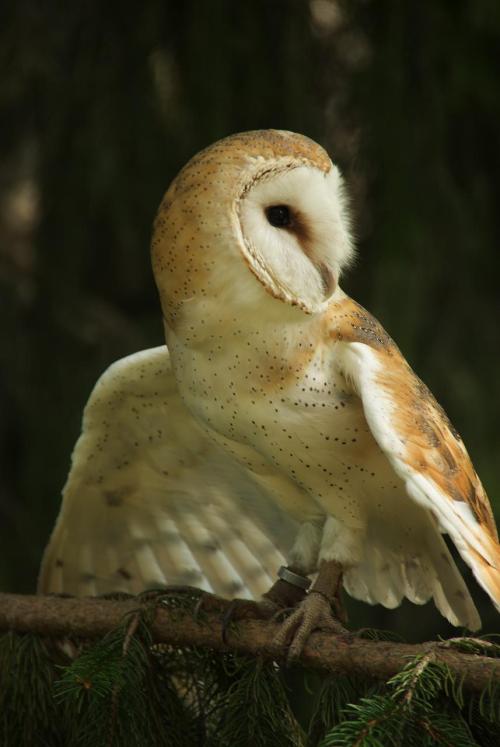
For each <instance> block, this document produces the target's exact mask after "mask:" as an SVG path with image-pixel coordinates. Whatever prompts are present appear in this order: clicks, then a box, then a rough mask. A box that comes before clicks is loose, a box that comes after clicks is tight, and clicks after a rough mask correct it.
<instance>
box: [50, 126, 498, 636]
mask: <svg viewBox="0 0 500 747" xmlns="http://www.w3.org/2000/svg"><path fill="white" fill-rule="evenodd" d="M352 256H353V243H352V239H351V234H350V228H349V219H348V216H347V209H346V198H345V193H344V187H343V183H342V178H341V176H340V174H339V171H338V169H337V167H336V166H334V165H333V164H332V162H331V160H330V158H329V156H328V155H327V153H326V152H325V151H324V150H323V149H322V148H321V147H320V146H319V145H317V144H315V143H314V142H312V141H311V140H309V139H308V138H306V137H304V136H301V135H298V134H294V133H291V132H285V131H277V130H268V131H257V132H248V133H243V134H239V135H234V136H231V137H228V138H226V139H224V140H222V141H220V142H217V143H215V144H214V145H212V146H211V147H209V148H207V149H206V150H204V151H202V152H201V153H199V154H198V155H196V156H195V157H194V158H193V159H192V160H191V161H190V162H189V163H188V164H187V166H185V167H184V169H182V171H181V172H180V173H179V175H178V176H177V178H176V179H175V180H174V181H173V183H172V185H171V186H170V189H169V190H168V192H167V193H166V195H165V197H164V199H163V202H162V203H161V205H160V208H159V211H158V215H157V218H156V222H155V226H154V233H153V239H152V263H153V269H154V275H155V279H156V284H157V287H158V291H159V296H160V301H161V307H162V312H163V320H164V328H165V339H166V347H158V348H155V349H153V350H146V351H143V352H139V353H136V354H134V355H131V356H129V357H128V358H125V359H123V360H121V361H118V362H117V363H114V364H113V365H112V366H111V367H110V368H109V369H108V370H107V371H106V372H105V373H104V375H103V376H102V377H101V379H100V380H99V381H98V383H97V385H96V387H95V389H94V391H93V392H92V394H91V397H90V400H89V402H88V404H87V406H86V409H85V412H84V417H83V430H82V435H81V436H80V439H79V440H78V442H77V444H76V447H75V450H74V453H73V459H72V466H71V470H70V473H69V477H68V480H67V483H66V486H65V488H64V493H63V502H62V508H61V512H60V515H59V518H58V520H57V523H56V527H55V529H54V532H53V535H52V538H51V540H50V543H49V545H48V548H47V550H46V552H45V555H44V559H43V563H42V569H41V574H40V582H39V589H40V591H42V592H49V591H50V592H68V593H71V594H77V595H78V594H96V593H103V592H109V591H113V590H124V591H132V592H138V591H141V590H143V589H145V588H148V587H149V586H155V587H157V586H161V585H165V584H169V585H170V584H189V585H192V586H197V587H199V588H200V589H204V590H205V591H207V592H214V593H216V594H218V595H220V596H223V597H232V596H238V597H241V598H247V599H259V598H260V596H261V595H262V594H263V593H264V592H265V591H266V590H267V589H269V587H270V586H271V585H272V583H273V580H274V579H275V578H276V573H277V571H278V569H280V568H281V571H280V579H281V581H280V582H278V584H280V583H281V586H282V587H283V585H286V584H289V585H290V586H296V587H300V588H301V589H305V588H306V587H307V585H308V581H307V578H308V577H309V576H311V575H313V574H316V573H318V574H319V575H318V576H317V579H316V582H315V585H314V586H313V587H312V591H310V592H309V593H308V594H307V595H306V596H305V597H304V598H302V601H300V602H299V603H298V606H297V609H296V611H295V612H294V613H293V615H292V618H291V620H292V622H291V623H290V622H288V632H290V629H291V628H290V625H291V626H292V633H293V634H294V635H296V636H298V637H299V638H300V637H301V640H302V641H303V640H304V638H305V636H306V635H308V633H309V632H310V630H311V629H313V627H315V626H316V625H318V624H320V623H322V624H324V625H326V627H328V621H327V618H328V615H329V614H330V602H331V601H332V599H333V598H334V593H335V590H336V587H337V586H338V584H339V582H342V584H343V586H344V588H345V589H346V590H347V592H348V593H349V594H350V595H352V596H353V597H355V598H356V599H361V600H364V601H365V602H368V603H370V604H376V603H378V604H382V605H384V606H385V607H389V608H393V607H397V606H398V605H399V604H400V603H401V601H402V599H403V598H404V597H406V598H408V599H410V600H411V601H412V602H414V603H416V604H422V603H424V602H427V601H428V600H429V599H433V600H434V602H435V604H436V606H437V608H438V609H439V611H440V612H441V613H442V614H443V615H444V616H445V617H446V618H447V619H448V620H449V621H450V622H451V623H452V624H453V625H457V626H465V627H467V628H469V629H471V630H476V629H478V628H479V626H480V619H479V615H478V613H477V610H476V608H475V606H474V603H473V601H472V599H471V597H470V595H469V592H468V589H467V587H466V585H465V583H464V581H463V579H462V577H461V575H460V573H459V571H458V569H457V567H456V565H455V563H454V560H453V559H452V556H451V554H450V552H449V550H448V548H447V545H446V543H445V541H444V539H443V534H448V535H449V536H450V537H451V539H452V541H453V542H454V544H455V546H456V547H457V549H458V551H459V553H460V554H461V556H462V557H463V559H464V560H465V561H466V563H467V564H468V565H469V566H470V567H471V568H472V571H473V573H474V575H475V577H476V579H477V581H478V582H479V583H480V585H481V586H482V587H483V588H484V589H485V590H486V591H487V593H488V594H489V595H490V597H491V599H492V601H493V603H494V604H495V605H496V607H497V609H500V573H499V569H500V549H499V544H498V538H497V533H496V528H495V524H494V520H493V516H492V512H491V509H490V506H489V503H488V498H487V496H486V494H485V492H484V490H483V487H482V485H481V482H480V481H479V478H478V477H477V475H476V473H475V471H474V469H473V466H472V464H471V461H470V459H469V457H468V455H467V451H466V449H465V447H464V444H463V442H462V440H461V439H460V437H459V435H458V433H457V432H456V431H455V430H454V428H453V426H452V425H451V423H450V422H449V420H448V419H447V417H446V415H445V413H444V412H443V410H442V409H441V408H440V406H439V405H438V404H437V402H436V400H435V399H434V398H433V396H432V394H431V393H430V392H429V390H428V389H427V388H426V387H425V385H424V384H423V383H422V382H421V381H420V380H419V379H418V377H417V376H416V375H415V374H414V373H413V371H412V370H411V368H410V367H409V365H408V363H407V362H406V361H405V359H404V358H403V356H402V354H401V353H400V351H399V350H398V348H397V347H396V345H395V343H394V342H393V341H392V340H391V338H390V337H389V336H388V334H387V333H386V332H385V330H384V329H383V328H382V327H381V325H380V324H379V323H378V322H377V321H376V319H374V318H373V317H372V316H371V315H370V314H369V313H368V312H367V311H365V309H363V308H362V307H361V306H360V305H359V304H357V303H356V302H355V301H354V300H352V299H351V298H349V297H348V296H347V295H346V294H345V293H344V292H343V291H342V289H341V287H340V285H339V278H340V275H341V272H342V270H343V269H344V268H345V267H346V266H347V265H348V264H349V262H350V260H351V259H352ZM274 586H275V587H276V584H275V585H274ZM315 592H316V593H315ZM301 595H302V596H303V593H302V592H301ZM271 596H272V595H271Z"/></svg>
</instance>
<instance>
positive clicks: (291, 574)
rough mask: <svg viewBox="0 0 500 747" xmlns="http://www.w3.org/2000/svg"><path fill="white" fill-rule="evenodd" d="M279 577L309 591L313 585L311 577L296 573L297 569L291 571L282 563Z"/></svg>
mask: <svg viewBox="0 0 500 747" xmlns="http://www.w3.org/2000/svg"><path fill="white" fill-rule="evenodd" d="M278 578H281V580H282V581H286V582H287V583H288V584H291V585H292V586H298V588H299V589H304V591H307V589H308V588H309V587H310V585H311V580H310V579H309V578H307V577H306V576H301V575H300V573H295V571H291V570H290V569H289V568H287V567H286V566H284V565H282V566H281V568H280V569H279V571H278Z"/></svg>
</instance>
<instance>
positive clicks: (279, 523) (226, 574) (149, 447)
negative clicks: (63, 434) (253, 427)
mask: <svg viewBox="0 0 500 747" xmlns="http://www.w3.org/2000/svg"><path fill="white" fill-rule="evenodd" d="M295 533H296V525H295V523H294V522H293V521H291V520H290V519H288V518H287V517H286V516H285V515H284V514H282V513H280V512H279V510H278V509H277V508H276V506H274V505H273V504H272V503H271V501H269V500H268V496H267V495H266V494H265V490H264V489H263V488H262V487H260V486H257V485H256V484H255V483H254V482H253V481H252V480H251V478H250V477H249V475H248V474H247V473H246V472H245V470H244V469H243V468H242V467H239V466H238V465H237V464H236V463H235V462H234V460H233V459H232V458H230V457H228V456H227V455H226V454H225V452H224V451H223V450H222V449H221V448H220V447H218V446H217V445H215V444H213V443H212V442H211V441H210V439H209V438H208V436H206V434H205V433H204V432H203V430H202V429H201V428H200V427H199V426H198V425H197V423H196V422H195V420H194V419H193V418H192V416H191V415H190V413H189V411H188V410H187V409H186V407H185V406H184V405H183V403H182V401H181V399H180V396H179V394H178V391H177V387H176V383H175V379H174V376H173V373H172V370H171V367H170V362H169V356H168V352H167V349H166V347H160V348H155V349H153V350H146V351H143V352H140V353H136V354H135V355H132V356H129V357H128V358H125V359H123V360H121V361H118V362H117V363H115V364H113V365H112V366H111V367H110V368H109V369H108V370H107V371H106V372H105V373H104V374H103V376H102V377H101V379H100V380H99V381H98V383H97V384H96V386H95V388H94V391H93V392H92V394H91V396H90V399H89V402H88V404H87V406H86V408H85V412H84V417H83V428H82V435H81V436H80V438H79V440H78V442H77V444H76V446H75V450H74V452H73V457H72V466H71V470H70V473H69V476H68V480H67V482H66V485H65V487H64V491H63V501H62V507H61V511H60V514H59V517H58V520H57V523H56V526H55V529H54V532H53V534H52V537H51V539H50V542H49V545H48V547H47V549H46V551H45V554H44V558H43V562H42V568H41V572H40V578H39V590H40V591H41V592H65V593H70V594H75V595H93V594H100V593H105V592H111V591H118V590H119V591H128V592H133V593H137V592H139V591H142V590H144V589H146V588H148V587H151V586H162V585H166V584H181V585H185V584H188V585H192V586H197V587H200V588H203V589H205V590H207V591H213V592H215V593H217V594H220V595H223V596H233V595H235V594H236V595H238V596H243V597H248V598H257V597H258V596H259V595H260V594H262V593H263V592H265V591H266V590H267V589H268V588H269V586H270V585H271V583H272V579H273V578H274V577H275V575H276V570H277V568H278V566H279V565H280V564H282V563H284V562H285V561H284V557H283V554H282V553H283V552H285V551H286V549H288V547H290V546H291V545H292V543H293V539H294V537H295Z"/></svg>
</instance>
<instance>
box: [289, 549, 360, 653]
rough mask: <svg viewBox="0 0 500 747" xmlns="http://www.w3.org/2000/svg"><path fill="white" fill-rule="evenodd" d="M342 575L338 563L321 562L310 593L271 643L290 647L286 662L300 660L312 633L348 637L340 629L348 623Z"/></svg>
mask: <svg viewBox="0 0 500 747" xmlns="http://www.w3.org/2000/svg"><path fill="white" fill-rule="evenodd" d="M342 573H343V569H342V566H341V564H340V563H337V561H335V560H328V561H323V562H322V563H321V565H320V568H319V572H318V576H317V578H316V581H315V582H314V585H313V587H312V589H311V591H310V592H309V594H308V595H307V596H306V598H305V599H304V600H303V601H302V602H301V603H300V604H299V605H298V607H297V608H296V609H295V610H294V611H293V612H292V614H291V615H290V617H288V618H287V619H286V620H285V622H284V623H283V625H282V627H281V629H280V631H279V633H278V635H277V636H276V638H275V640H274V643H275V644H276V645H277V646H279V647H281V648H283V647H285V646H286V645H287V644H289V649H288V657H287V658H288V660H289V661H292V660H294V659H296V658H297V657H298V656H300V654H301V652H302V649H303V648H304V646H305V644H306V641H307V639H308V638H309V636H310V635H311V633H312V632H313V631H314V630H324V631H330V632H331V633H333V634H334V635H337V636H339V635H341V636H344V637H346V636H350V635H351V633H349V631H348V630H347V629H346V628H345V627H344V626H343V625H342V623H345V622H346V621H347V615H346V614H345V610H344V607H343V605H342V599H341V588H342Z"/></svg>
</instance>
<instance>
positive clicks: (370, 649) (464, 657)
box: [0, 593, 500, 691]
mask: <svg viewBox="0 0 500 747" xmlns="http://www.w3.org/2000/svg"><path fill="white" fill-rule="evenodd" d="M148 603H149V604H151V602H150V601H149V602H147V601H141V598H140V597H139V598H133V599H127V600H124V601H121V600H120V601H114V600H112V601H111V600H108V599H106V600H105V599H94V598H83V599H77V598H73V597H69V598H66V597H56V596H21V595H18V594H1V593H0V631H7V630H13V631H16V632H24V633H37V634H39V635H44V636H50V637H54V638H58V637H62V636H69V635H71V636H72V637H76V638H87V639H88V638H98V637H100V636H102V635H104V634H105V633H107V632H108V631H110V630H112V629H113V628H116V627H117V626H118V625H119V624H120V622H121V620H122V617H123V615H124V614H126V613H127V612H131V611H132V610H137V609H139V608H140V607H141V606H144V605H145V604H148ZM150 629H151V632H152V635H153V639H154V641H155V643H167V644H172V645H174V646H201V647H206V648H211V649H215V650H217V651H234V652H238V653H241V654H251V655H257V654H258V655H260V656H263V657H264V658H267V659H278V660H279V659H280V658H282V656H283V651H280V650H277V649H276V647H275V646H273V639H274V637H275V635H276V633H277V631H278V629H279V624H278V623H271V622H267V621H258V620H243V621H239V622H238V623H234V624H231V626H230V628H229V631H228V632H227V635H226V640H227V643H225V642H224V641H223V639H222V623H221V616H220V614H218V613H213V612H211V613H204V614H203V619H198V620H195V619H194V618H193V614H192V611H189V610H187V609H184V608H182V607H170V608H167V607H163V606H160V607H158V608H157V610H156V612H155V616H154V620H153V622H152V624H151V628H150ZM431 650H432V651H433V653H434V655H435V658H436V661H439V662H442V663H443V664H446V665H447V666H448V667H449V668H450V670H451V672H452V673H453V674H454V675H455V676H456V677H458V678H460V679H461V680H462V681H463V684H464V686H465V687H466V688H467V689H469V690H475V691H478V690H483V689H484V688H486V687H487V686H488V684H489V683H492V682H494V683H500V659H494V658H489V657H487V656H480V655H476V654H467V653H463V652H461V651H458V650H456V649H454V648H450V647H449V646H446V645H440V644H439V643H435V642H428V643H422V644H407V643H393V642H387V641H370V640H363V639H361V638H352V639H348V640H347V639H344V638H341V637H335V636H332V635H331V634H329V633H328V634H327V633H319V632H318V633H314V634H313V635H312V636H311V637H310V639H309V641H308V644H307V646H306V647H305V649H304V651H303V653H302V655H301V657H300V663H301V664H302V665H303V666H305V667H311V668H314V669H322V670H324V671H329V672H337V673H339V674H359V675H364V676H368V677H374V678H377V679H385V680H386V679H388V678H389V677H391V676H393V675H394V674H396V673H397V672H399V671H400V670H401V669H402V668H403V667H404V666H405V664H406V663H407V661H408V660H409V659H410V658H412V657H414V656H417V655H419V654H423V653H427V652H429V651H431Z"/></svg>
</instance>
